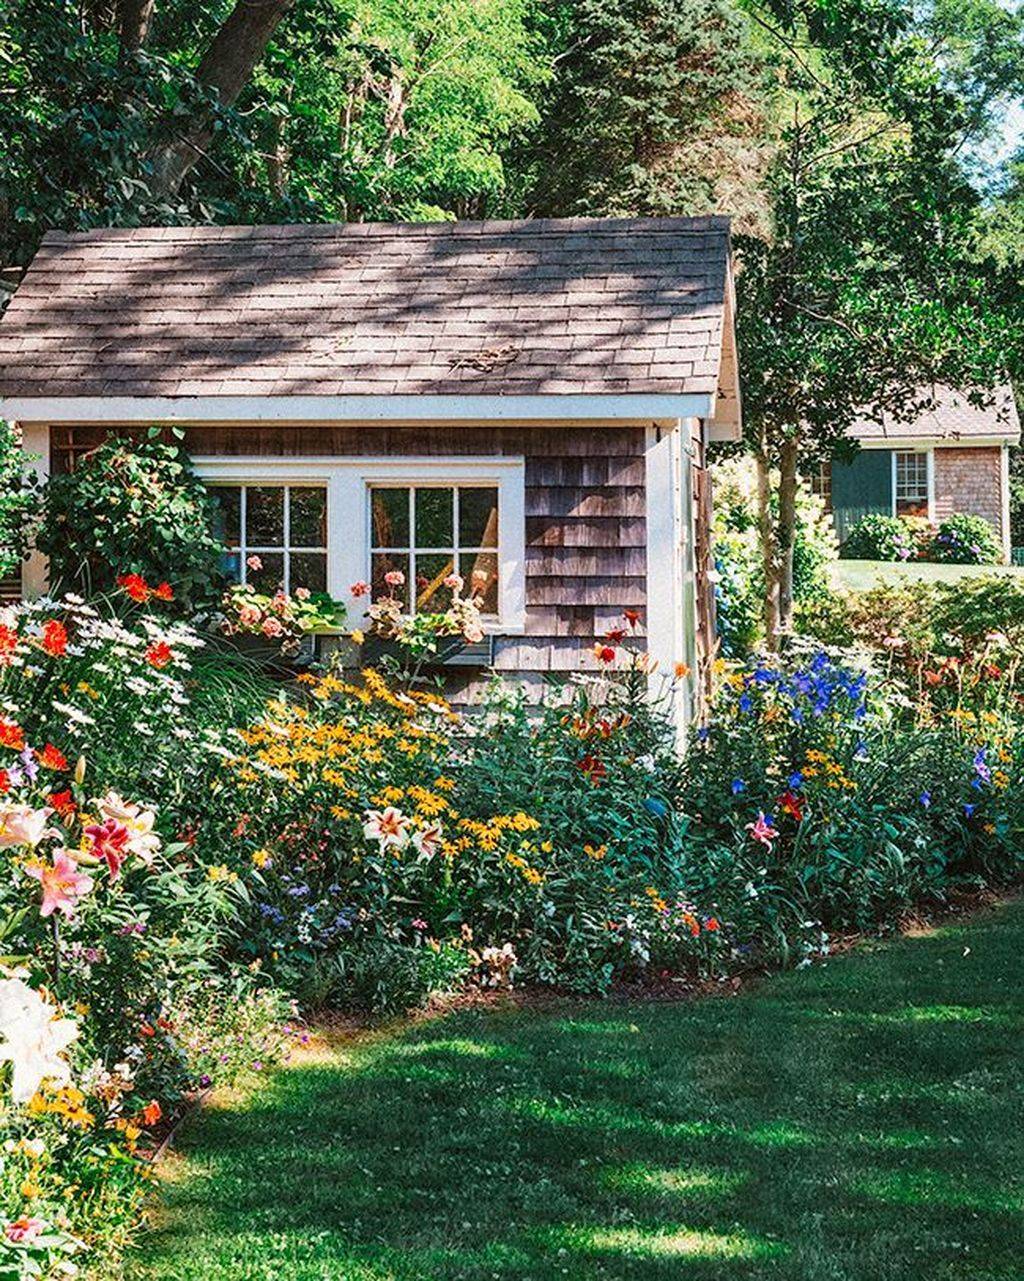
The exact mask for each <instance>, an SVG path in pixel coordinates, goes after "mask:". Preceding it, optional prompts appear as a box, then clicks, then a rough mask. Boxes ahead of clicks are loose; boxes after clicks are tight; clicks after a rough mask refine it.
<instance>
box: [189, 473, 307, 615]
mask: <svg viewBox="0 0 1024 1281" xmlns="http://www.w3.org/2000/svg"><path fill="white" fill-rule="evenodd" d="M210 494H211V496H212V497H213V500H214V503H215V506H216V519H215V521H214V535H215V536H216V537H217V538H219V539H220V541H221V542H223V543H224V545H225V546H226V548H227V552H226V554H225V557H224V570H225V572H226V573H227V574H228V575H229V577H231V578H233V579H234V580H235V582H238V583H247V584H248V585H249V586H250V587H253V588H255V590H256V591H259V592H268V593H273V592H276V591H277V590H278V589H279V588H281V587H283V588H284V590H285V591H286V592H293V591H295V589H296V588H297V587H308V588H309V590H310V591H312V592H325V591H326V590H327V487H326V485H274V484H259V485H215V486H214V487H213V488H212V489H211V490H210Z"/></svg>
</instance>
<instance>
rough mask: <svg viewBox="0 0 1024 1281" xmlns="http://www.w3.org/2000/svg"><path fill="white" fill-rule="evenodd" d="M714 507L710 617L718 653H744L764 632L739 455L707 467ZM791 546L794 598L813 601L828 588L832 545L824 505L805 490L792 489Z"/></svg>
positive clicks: (752, 486) (758, 567) (753, 531)
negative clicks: (710, 473) (714, 625)
mask: <svg viewBox="0 0 1024 1281" xmlns="http://www.w3.org/2000/svg"><path fill="white" fill-rule="evenodd" d="M713 476H714V491H715V508H714V525H713V531H712V533H713V538H712V541H713V548H714V557H715V569H716V572H717V578H718V581H717V582H716V584H715V599H716V613H717V622H718V632H719V636H720V638H721V643H722V652H723V653H724V654H726V655H729V656H736V657H739V656H741V655H743V654H746V653H749V652H750V651H751V650H752V649H753V648H754V646H755V645H756V643H757V641H758V640H759V639H760V637H761V636H762V633H763V628H764V563H763V560H762V554H761V546H760V540H759V536H758V530H757V494H756V475H755V472H754V467H753V463H752V462H751V460H750V459H749V458H746V457H743V456H742V455H741V456H739V457H736V458H732V459H729V460H728V461H726V462H721V463H716V464H715V466H714V468H713ZM796 516H797V524H796V538H795V542H794V547H793V593H794V598H795V600H796V601H797V602H798V603H799V602H801V601H808V600H813V599H815V598H816V597H818V596H820V594H821V593H822V592H825V591H827V590H828V586H829V565H830V564H831V563H832V562H833V561H834V560H835V559H836V555H837V542H836V536H835V531H834V529H833V527H832V520H831V517H830V516H829V515H828V514H827V512H826V511H825V506H824V503H823V502H822V500H821V499H820V498H817V497H815V496H814V495H813V494H812V493H811V492H810V490H809V489H808V488H807V486H806V485H805V484H803V483H801V484H800V486H799V488H798V491H797V507H796Z"/></svg>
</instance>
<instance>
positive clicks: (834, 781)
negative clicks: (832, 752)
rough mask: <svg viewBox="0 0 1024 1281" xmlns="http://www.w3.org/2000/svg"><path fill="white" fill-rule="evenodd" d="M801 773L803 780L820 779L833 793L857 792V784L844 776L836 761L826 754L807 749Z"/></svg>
mask: <svg viewBox="0 0 1024 1281" xmlns="http://www.w3.org/2000/svg"><path fill="white" fill-rule="evenodd" d="M801 773H802V774H803V776H804V778H820V779H821V780H822V782H823V783H824V784H825V786H826V787H829V788H832V790H833V791H845V792H855V791H856V790H857V784H856V783H855V782H854V781H853V779H852V778H849V777H848V776H847V775H846V773H845V772H844V770H843V767H842V766H841V765H840V764H839V762H838V761H834V760H833V759H832V758H831V757H830V756H829V755H828V754H827V753H826V752H819V751H816V750H815V749H814V748H808V750H807V755H806V759H805V764H804V766H803V768H802V770H801Z"/></svg>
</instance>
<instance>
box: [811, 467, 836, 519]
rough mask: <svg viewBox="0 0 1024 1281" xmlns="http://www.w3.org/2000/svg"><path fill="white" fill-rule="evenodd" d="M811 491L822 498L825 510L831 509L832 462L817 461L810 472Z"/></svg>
mask: <svg viewBox="0 0 1024 1281" xmlns="http://www.w3.org/2000/svg"><path fill="white" fill-rule="evenodd" d="M811 493H812V494H816V495H817V496H818V498H821V499H823V500H824V503H825V510H826V511H831V510H832V464H831V463H819V464H818V466H817V468H816V469H815V470H814V471H813V472H812V473H811Z"/></svg>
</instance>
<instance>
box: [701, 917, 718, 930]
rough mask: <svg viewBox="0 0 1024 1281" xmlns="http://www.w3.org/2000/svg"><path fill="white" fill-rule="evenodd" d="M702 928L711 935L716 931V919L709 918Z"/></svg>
mask: <svg viewBox="0 0 1024 1281" xmlns="http://www.w3.org/2000/svg"><path fill="white" fill-rule="evenodd" d="M704 928H705V929H706V930H710V931H711V932H712V934H713V933H714V932H715V930H717V929H718V917H717V916H709V917H708V919H707V920H706V921H705V922H704Z"/></svg>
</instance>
